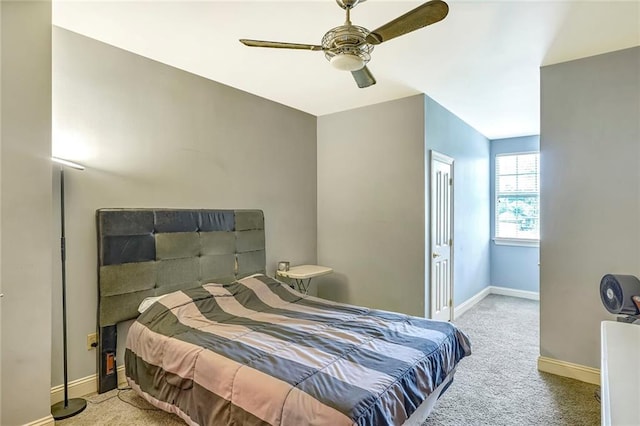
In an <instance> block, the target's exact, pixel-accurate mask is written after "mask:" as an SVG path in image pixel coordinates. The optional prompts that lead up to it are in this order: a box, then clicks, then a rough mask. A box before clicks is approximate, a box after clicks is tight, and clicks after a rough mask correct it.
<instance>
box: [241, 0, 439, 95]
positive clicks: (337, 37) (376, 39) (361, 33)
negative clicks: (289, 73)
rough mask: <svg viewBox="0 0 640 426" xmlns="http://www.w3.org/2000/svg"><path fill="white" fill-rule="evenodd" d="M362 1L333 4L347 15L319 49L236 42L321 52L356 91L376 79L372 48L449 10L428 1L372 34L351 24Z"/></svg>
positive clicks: (273, 43)
mask: <svg viewBox="0 0 640 426" xmlns="http://www.w3.org/2000/svg"><path fill="white" fill-rule="evenodd" d="M364 1H365V0H336V2H337V3H338V5H339V6H340V7H341V8H343V9H344V10H345V11H346V13H347V18H346V21H345V23H344V24H343V25H341V26H339V27H335V28H332V29H330V30H329V31H328V32H327V33H326V34H325V35H324V37H322V41H321V44H320V45H316V44H299V43H282V42H277V41H264V40H249V39H244V38H243V39H240V42H241V43H243V44H245V45H246V46H251V47H273V48H279V49H300V50H315V51H322V52H324V55H325V57H326V58H327V60H328V61H329V62H330V63H331V65H333V66H334V67H335V68H337V69H339V70H343V71H351V74H352V75H353V78H354V79H355V80H356V83H357V84H358V87H360V88H364V87H369V86H372V85H374V84H376V79H375V78H374V77H373V74H371V71H369V69H368V68H367V66H366V65H367V62H369V60H370V59H371V52H372V51H373V48H374V46H376V45H378V44H380V43H383V42H385V41H387V40H391V39H393V38H396V37H399V36H401V35H404V34H407V33H410V32H412V31H415V30H418V29H420V28H422V27H426V26H427V25H431V24H434V23H436V22H438V21H441V20H443V19H444V18H445V17H446V16H447V13H449V6H447V3H445V2H444V1H442V0H431V1H428V2H426V3H424V4H422V5H420V6H418V7H416V8H415V9H413V10H411V11H409V12H407V13H405V14H404V15H402V16H400V17H398V18H396V19H394V20H393V21H390V22H388V23H386V24H384V25H383V26H381V27H380V28H377V29H376V30H374V31H369V30H368V29H366V28H364V27H360V26H357V25H353V24H352V23H351V9H353V8H354V7H356V5H358V4H359V3H362V2H364Z"/></svg>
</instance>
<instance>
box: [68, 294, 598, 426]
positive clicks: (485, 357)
mask: <svg viewBox="0 0 640 426" xmlns="http://www.w3.org/2000/svg"><path fill="white" fill-rule="evenodd" d="M538 311H539V304H538V302H534V301H530V300H523V299H516V298H512V297H505V296H496V295H490V296H488V297H487V298H485V299H484V300H483V301H481V302H480V303H479V304H478V305H476V306H475V307H474V308H473V309H471V310H470V311H468V312H467V313H465V314H464V315H462V316H461V317H460V318H459V319H458V320H457V321H456V324H458V325H459V326H460V328H461V329H463V330H464V331H465V332H466V333H467V334H468V335H469V337H470V339H471V344H472V349H473V355H472V356H470V357H468V358H465V359H464V360H462V361H461V363H460V365H459V368H458V372H457V373H456V378H455V380H454V382H453V385H451V387H450V388H449V389H448V390H447V392H446V393H445V394H444V395H443V396H442V397H441V398H440V400H439V401H438V403H437V404H436V408H435V410H434V411H433V413H432V414H431V416H429V419H428V420H427V421H426V422H425V423H424V425H423V426H437V425H442V426H445V425H446V426H467V425H468V426H476V425H477V426H485V425H486V426H493V425H495V426H498V425H517V426H523V425H570V426H573V425H576V426H578V425H580V426H583V425H584V426H589V425H594V426H595V425H598V424H599V423H600V405H599V404H598V402H597V401H596V400H595V399H594V397H593V393H594V391H595V389H596V386H593V385H588V384H585V383H582V382H578V381H575V380H571V379H565V378H562V377H557V376H553V375H550V374H545V373H540V372H538V371H537V369H536V360H537V357H538V341H539V338H538V323H539V321H538ZM88 400H89V404H88V407H87V409H86V410H85V411H84V412H82V413H80V414H79V415H77V416H75V417H73V418H70V419H67V420H63V421H59V422H56V425H59V426H73V425H176V426H177V425H183V424H184V423H183V422H182V420H181V419H179V418H178V417H176V416H174V415H172V414H167V413H165V412H163V411H157V410H155V409H154V408H153V407H152V406H150V405H149V404H147V403H146V402H145V401H144V400H143V399H141V398H140V397H138V396H137V395H136V394H135V393H134V392H132V391H120V392H119V393H118V391H111V392H108V393H105V394H102V395H95V396H91V397H89V398H88ZM130 404H133V405H135V406H136V407H140V408H136V407H134V406H132V405H130ZM300 426H303V425H300ZM329 426H330V425H329Z"/></svg>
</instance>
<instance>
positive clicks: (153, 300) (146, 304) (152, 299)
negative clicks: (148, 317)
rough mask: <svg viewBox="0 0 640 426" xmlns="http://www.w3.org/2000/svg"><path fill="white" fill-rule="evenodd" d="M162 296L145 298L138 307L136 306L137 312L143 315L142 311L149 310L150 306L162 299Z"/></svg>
mask: <svg viewBox="0 0 640 426" xmlns="http://www.w3.org/2000/svg"><path fill="white" fill-rule="evenodd" d="M164 296H166V295H165V294H163V295H162V296H152V297H145V298H144V300H143V301H142V302H141V303H140V306H138V312H140V313H143V312H144V311H146V310H147V309H149V307H150V306H151V305H153V304H154V303H156V302H157V301H158V300H160V299H162V298H163V297H164Z"/></svg>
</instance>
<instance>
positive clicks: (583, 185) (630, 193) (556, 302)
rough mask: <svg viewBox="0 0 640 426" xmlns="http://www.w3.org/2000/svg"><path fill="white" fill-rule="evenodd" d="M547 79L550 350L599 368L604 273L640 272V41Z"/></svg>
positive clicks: (544, 146) (546, 348) (545, 74)
mask: <svg viewBox="0 0 640 426" xmlns="http://www.w3.org/2000/svg"><path fill="white" fill-rule="evenodd" d="M541 78H542V79H541V90H542V92H541V93H542V97H541V111H542V112H541V134H540V151H541V156H542V173H541V177H542V179H541V191H542V212H541V220H542V234H541V237H542V239H541V244H540V260H541V270H540V298H541V299H540V353H541V355H543V356H547V357H551V358H555V359H560V360H564V361H569V362H573V363H577V364H581V365H586V366H590V367H595V368H597V367H599V364H600V334H599V333H600V321H602V320H605V319H612V318H613V316H611V315H609V314H608V313H607V311H606V310H605V308H604V307H603V306H602V304H601V301H600V296H599V291H598V290H599V287H598V286H599V282H600V279H601V277H602V276H603V275H604V274H606V273H608V272H613V273H621V274H634V275H640V220H639V219H640V143H639V141H640V47H636V48H633V49H627V50H622V51H618V52H613V53H608V54H605V55H600V56H595V57H591V58H586V59H580V60H576V61H572V62H567V63H562V64H557V65H552V66H547V67H543V68H542V73H541Z"/></svg>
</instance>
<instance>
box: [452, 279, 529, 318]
mask: <svg viewBox="0 0 640 426" xmlns="http://www.w3.org/2000/svg"><path fill="white" fill-rule="evenodd" d="M490 294H500V295H502V296H511V297H519V298H521V299H531V300H540V293H536V292H535V291H526V290H515V289H513V288H507V287H498V286H495V285H490V286H487V287H485V288H483V289H482V290H480V291H479V292H478V293H477V294H476V295H474V296H471V297H470V298H469V299H467V300H465V301H464V302H462V303H461V304H459V305H458V306H456V307H455V308H454V309H453V318H454V319H456V318H458V317H459V316H460V315H462V314H464V313H465V312H467V311H468V310H469V309H471V308H473V307H474V306H475V304H476V303H478V302H480V301H481V300H482V299H484V298H485V297H487V296H488V295H490Z"/></svg>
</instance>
